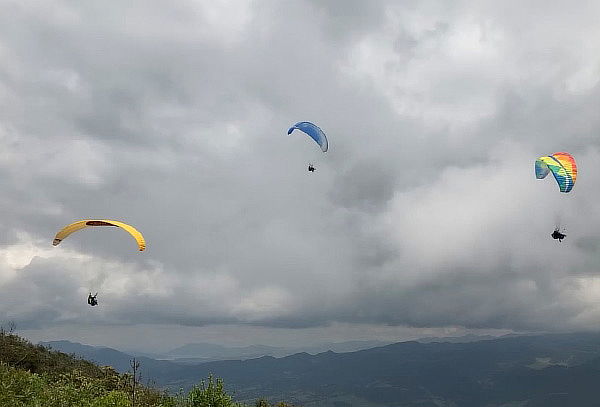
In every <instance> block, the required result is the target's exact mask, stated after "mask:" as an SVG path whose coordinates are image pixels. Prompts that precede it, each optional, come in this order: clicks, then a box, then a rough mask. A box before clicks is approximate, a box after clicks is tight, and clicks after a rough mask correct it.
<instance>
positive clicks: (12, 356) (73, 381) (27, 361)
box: [0, 329, 288, 407]
mask: <svg viewBox="0 0 600 407" xmlns="http://www.w3.org/2000/svg"><path fill="white" fill-rule="evenodd" d="M140 381H143V378H140V377H139V376H138V375H137V374H136V375H135V380H134V375H133V374H132V373H125V374H120V373H118V372H116V371H115V370H114V369H113V368H112V367H109V366H98V365H96V364H94V363H92V362H88V361H85V360H82V359H80V358H77V357H75V356H73V355H67V354H64V353H61V352H57V351H53V350H50V349H48V348H45V347H43V346H39V345H37V346H36V345H33V344H31V343H30V342H28V341H27V340H25V339H23V338H21V337H19V336H18V335H15V334H13V333H12V332H10V331H6V330H4V329H0V406H11V407H71V406H77V407H109V406H110V407H243V406H245V405H242V404H239V403H235V402H234V401H233V398H232V397H231V396H230V395H229V394H227V393H226V392H225V390H224V384H223V381H222V380H219V379H216V380H215V379H213V378H212V376H210V377H209V378H208V380H207V381H202V382H201V383H200V384H199V385H197V386H194V387H193V388H192V389H191V390H190V392H189V393H187V394H183V393H182V392H180V393H179V394H176V395H169V394H167V393H165V392H162V391H159V390H157V389H155V388H153V387H152V386H148V385H142V384H141V383H140ZM255 405H256V406H262V407H269V406H271V404H269V403H268V402H267V401H266V400H258V401H256V403H255ZM277 406H282V407H283V406H288V404H286V403H278V404H277Z"/></svg>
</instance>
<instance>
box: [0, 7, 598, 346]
mask: <svg viewBox="0 0 600 407" xmlns="http://www.w3.org/2000/svg"><path fill="white" fill-rule="evenodd" d="M541 10H543V12H542V11H541ZM597 11H598V10H597V6H595V5H593V4H589V5H586V6H582V7H580V8H577V9H573V7H572V6H570V5H568V4H566V3H561V2H555V3H552V4H550V5H546V3H544V4H543V5H542V4H541V3H540V4H537V3H536V2H531V3H528V4H522V3H517V2H504V3H502V4H501V5H500V4H499V3H496V2H478V3H476V4H475V3H473V2H458V3H453V4H449V3H444V2H437V1H426V2H403V3H402V4H397V3H395V2H385V1H380V2H379V1H378V2H369V3H368V4H367V3H365V2H352V3H348V2H340V1H330V2H313V1H298V2H285V3H280V2H261V3H257V4H251V3H245V2H235V1H219V2H214V3H211V4H210V5H209V4H202V3H197V2H193V1H189V2H180V3H178V4H177V5H169V6H168V7H165V5H164V4H163V3H159V2H154V1H151V2H148V1H144V2H141V1H139V2H133V3H128V4H127V5H124V4H117V3H115V4H112V5H111V6H110V7H109V6H106V5H103V6H102V7H99V6H95V5H93V4H87V5H85V4H73V3H69V2H64V3H58V4H56V3H52V4H50V3H47V4H46V3H43V4H35V5H34V4H31V3H27V2H13V1H9V2H8V3H7V4H6V5H5V7H3V10H2V11H1V12H0V147H1V148H2V151H3V154H2V155H1V156H0V186H1V187H2V191H3V193H2V197H0V213H1V214H2V218H3V229H4V231H3V234H2V236H1V237H0V244H1V246H0V253H2V255H0V270H2V273H1V275H0V298H2V300H0V304H1V305H2V307H1V308H0V310H1V311H0V319H3V320H8V319H13V320H15V321H17V323H18V324H19V325H21V326H23V327H27V328H32V329H33V328H40V329H43V330H46V331H47V332H51V330H52V329H54V328H55V327H56V326H67V325H69V326H77V324H88V323H90V321H93V323H95V324H99V325H102V326H105V327H107V329H109V328H110V327H111V326H129V325H131V324H145V326H150V327H151V326H153V325H156V326H157V327H158V326H173V327H176V326H189V327H206V326H212V325H222V324H233V325H237V326H239V328H240V329H241V330H243V329H249V328H248V327H258V328H262V329H265V330H268V329H272V328H268V327H278V329H280V328H304V329H307V327H321V328H319V329H322V331H323V332H326V331H327V329H329V328H327V327H328V326H330V325H331V324H333V325H335V324H337V323H344V324H357V326H362V325H363V324H371V325H382V326H385V325H389V324H391V325H399V326H403V325H406V326H408V327H413V328H415V329H417V328H418V329H425V328H428V327H430V328H432V329H442V328H441V327H447V326H461V327H465V328H467V329H481V328H483V329H506V330H511V329H512V330H524V331H527V330H565V329H593V327H594V326H596V325H597V320H598V315H600V313H599V312H598V310H597V307H596V305H595V304H596V303H597V298H598V295H600V291H599V290H598V289H597V288H596V286H597V284H598V283H597V276H596V272H597V267H598V245H597V244H596V243H595V242H596V240H597V238H596V236H597V233H596V230H595V225H597V224H598V222H599V221H600V212H598V210H596V206H597V205H596V204H595V202H597V194H598V193H597V188H596V185H598V181H600V180H599V179H598V177H597V176H596V174H595V172H594V171H593V169H594V168H595V163H597V162H598V159H599V148H600V145H599V144H598V137H597V134H598V131H599V130H600V122H599V119H598V117H597V116H598V115H597V112H598V108H599V106H598V100H600V99H599V98H598V95H599V92H600V87H599V85H598V82H599V78H600V59H599V58H598V56H597V52H595V50H596V49H597V45H598V44H597V43H598V40H596V38H600V35H597V34H598V33H597V31H598V28H597V25H596V24H595V22H594V21H593V19H592V18H590V16H593V15H597ZM540 13H542V14H544V18H543V19H536V23H535V24H531V21H530V20H531V18H532V17H531V16H532V15H539V14H540ZM298 120H311V121H314V122H316V123H318V124H319V125H320V126H321V127H322V128H323V129H325V131H326V132H327V134H328V135H329V138H330V141H331V149H330V151H329V152H328V153H326V154H323V153H321V152H320V151H319V149H318V148H316V147H315V146H314V145H313V144H312V143H311V142H310V140H309V139H308V138H306V137H303V136H302V135H301V134H296V133H294V134H293V135H291V136H286V135H285V132H286V130H287V128H288V126H289V125H290V124H292V123H294V122H295V121H298ZM560 150H567V151H570V152H572V153H573V154H574V155H575V156H576V158H577V159H578V162H579V165H580V168H581V173H580V178H579V180H578V183H577V185H576V187H575V189H574V191H573V192H572V193H571V194H569V195H567V196H564V195H562V196H561V194H559V193H558V191H557V190H556V187H555V186H554V185H552V182H551V181H550V180H544V181H543V182H539V181H536V180H534V179H532V177H533V175H532V171H533V170H532V167H533V160H534V159H535V158H536V157H537V156H539V155H542V154H548V153H551V152H554V151H560ZM308 162H313V163H314V164H315V165H316V167H317V172H316V173H315V174H308V173H307V172H306V165H307V163H308ZM90 217H99V218H115V219H121V220H124V221H127V222H129V223H131V224H134V225H135V226H136V227H138V228H139V229H140V230H141V231H143V233H144V235H145V237H146V239H147V241H148V250H147V252H146V253H143V254H138V253H135V248H134V244H133V242H132V241H131V239H130V238H129V237H128V236H127V235H126V234H124V233H119V231H115V230H101V231H100V230H95V231H85V232H81V233H79V234H78V235H77V236H73V237H72V238H70V239H68V240H66V241H65V242H63V243H62V244H61V245H60V246H59V247H57V248H52V247H49V244H50V242H51V240H52V237H53V234H54V233H55V232H56V230H58V228H59V227H61V226H63V225H65V224H67V223H68V222H71V221H73V220H75V219H81V218H90ZM556 220H559V221H560V222H561V223H562V224H564V225H565V226H567V228H568V232H567V233H568V238H567V240H565V242H563V243H562V244H560V245H559V244H557V243H556V242H554V241H551V240H550V239H549V237H548V234H549V233H550V232H551V231H552V227H553V226H554V223H555V221H556ZM86 232H89V233H86ZM89 290H98V291H100V293H101V294H100V298H101V300H102V301H101V304H102V307H100V309H98V310H94V313H91V311H90V309H88V308H89V307H88V308H86V307H83V305H85V304H83V305H82V303H83V301H84V300H85V295H86V294H87V292H88V291H89ZM23 292H27V293H28V295H27V296H23V295H17V294H15V293H23ZM82 326H83V325H82ZM157 329H158V328H157ZM74 335H76V334H74ZM253 335H257V334H256V332H254V333H253Z"/></svg>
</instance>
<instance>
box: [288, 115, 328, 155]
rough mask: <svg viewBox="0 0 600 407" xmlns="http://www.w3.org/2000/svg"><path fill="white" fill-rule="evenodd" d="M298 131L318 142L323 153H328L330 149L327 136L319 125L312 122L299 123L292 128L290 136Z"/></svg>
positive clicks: (289, 132)
mask: <svg viewBox="0 0 600 407" xmlns="http://www.w3.org/2000/svg"><path fill="white" fill-rule="evenodd" d="M296 129H298V130H300V131H302V132H304V133H306V134H308V135H309V136H310V138H312V139H313V140H314V141H316V142H317V144H318V145H319V146H320V147H321V150H323V152H326V151H327V148H328V147H329V143H328V142H327V137H326V136H325V133H323V130H321V129H320V128H319V127H318V126H317V125H315V124H313V123H311V122H298V123H296V124H294V125H293V126H292V127H290V129H289V130H288V134H292V132H293V131H294V130H296Z"/></svg>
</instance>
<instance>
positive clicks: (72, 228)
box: [52, 219, 146, 251]
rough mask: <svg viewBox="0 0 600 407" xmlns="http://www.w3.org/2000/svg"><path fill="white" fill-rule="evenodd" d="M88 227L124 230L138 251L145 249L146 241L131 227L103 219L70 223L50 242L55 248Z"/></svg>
mask: <svg viewBox="0 0 600 407" xmlns="http://www.w3.org/2000/svg"><path fill="white" fill-rule="evenodd" d="M90 226H116V227H119V228H121V229H125V230H126V231H127V232H129V234H130V235H131V236H133V238H134V239H135V241H136V242H137V244H138V248H139V249H140V251H144V250H145V249H146V241H145V240H144V236H142V234H141V233H140V232H139V231H138V230H137V229H136V228H134V227H133V226H131V225H128V224H126V223H123V222H119V221H116V220H105V219H88V220H80V221H79V222H75V223H71V224H70V225H68V226H65V227H64V228H63V229H62V230H60V231H59V232H58V233H57V234H56V236H55V237H54V241H53V242H52V245H53V246H57V245H58V244H59V243H60V242H61V241H62V240H63V239H65V238H66V237H67V236H69V235H70V234H71V233H74V232H77V231H78V230H81V229H84V228H87V227H90Z"/></svg>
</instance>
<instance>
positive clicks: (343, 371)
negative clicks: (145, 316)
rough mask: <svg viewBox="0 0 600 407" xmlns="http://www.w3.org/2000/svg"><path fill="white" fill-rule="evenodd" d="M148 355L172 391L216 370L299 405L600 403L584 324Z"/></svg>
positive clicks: (557, 406) (156, 376)
mask: <svg viewBox="0 0 600 407" xmlns="http://www.w3.org/2000/svg"><path fill="white" fill-rule="evenodd" d="M101 350H102V349H101ZM153 362H155V363H156V362H160V363H157V364H155V365H151V364H150V366H149V369H148V375H146V377H147V378H150V379H152V380H154V381H155V382H156V383H157V384H158V385H161V386H164V387H167V388H170V389H173V390H177V389H179V388H180V387H183V388H189V386H191V385H192V384H194V383H196V382H197V381H198V380H199V379H201V378H203V377H206V376H207V375H208V374H214V375H216V376H217V377H222V378H223V379H225V382H226V383H227V384H228V387H229V388H232V389H233V390H234V392H235V395H236V398H237V399H238V400H242V401H244V400H245V401H250V400H253V399H254V398H256V397H258V396H266V397H268V398H272V399H286V400H290V401H291V402H293V403H295V404H298V405H302V406H304V407H317V406H318V407H350V406H361V407H384V406H385V407H391V406H403V407H440V406H444V407H451V406H452V407H482V406H486V407H509V406H510V407H566V406H577V407H597V406H598V405H600V402H599V400H600V395H598V394H597V390H596V389H597V387H598V385H597V383H600V334H591V333H583V334H554V335H530V336H516V337H514V336H513V337H502V338H497V339H488V340H479V341H474V342H473V341H471V342H469V341H467V342H460V343H452V342H430V343H421V342H417V341H409V342H400V343H395V344H391V345H386V346H382V347H376V348H371V349H366V350H361V351H356V352H347V353H335V352H332V351H328V352H323V353H319V354H316V355H311V354H309V353H306V352H304V353H297V354H294V355H290V356H286V357H283V358H276V357H272V356H263V357H260V358H256V359H249V360H229V361H215V362H207V363H203V364H198V365H180V364H176V363H172V362H168V361H153ZM144 363H150V362H142V365H144Z"/></svg>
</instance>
